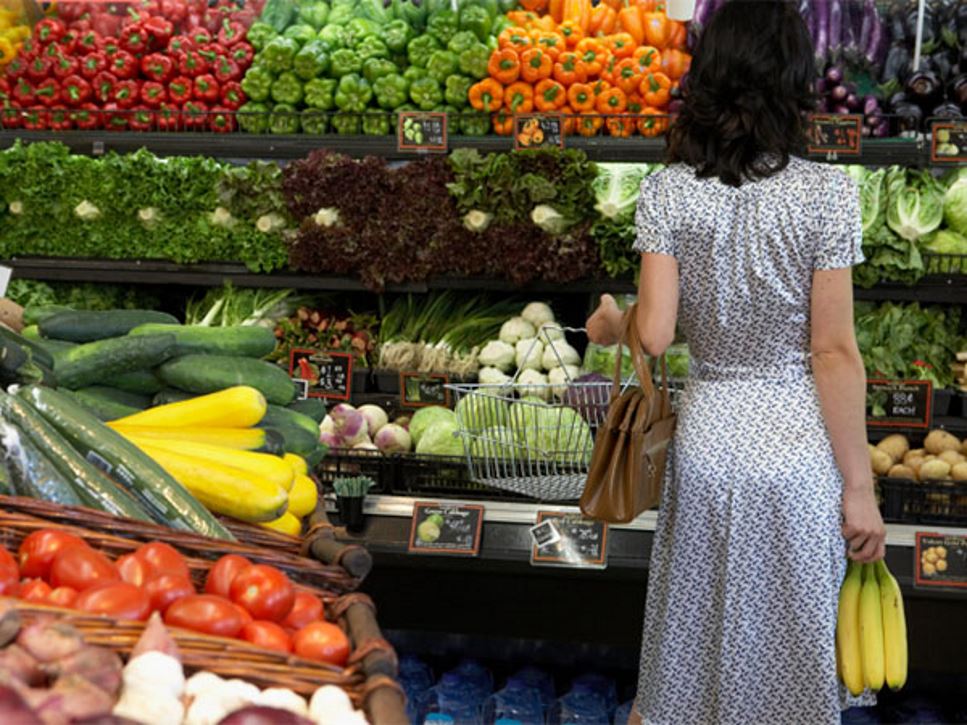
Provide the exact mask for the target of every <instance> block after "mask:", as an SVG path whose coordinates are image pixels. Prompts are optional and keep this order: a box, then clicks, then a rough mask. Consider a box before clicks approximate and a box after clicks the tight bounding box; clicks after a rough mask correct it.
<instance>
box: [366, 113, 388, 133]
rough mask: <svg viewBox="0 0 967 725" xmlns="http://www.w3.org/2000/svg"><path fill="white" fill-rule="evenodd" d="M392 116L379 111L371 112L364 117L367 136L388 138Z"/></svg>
mask: <svg viewBox="0 0 967 725" xmlns="http://www.w3.org/2000/svg"><path fill="white" fill-rule="evenodd" d="M390 115H391V114H389V113H381V112H378V111H370V112H369V113H367V114H364V115H363V133H364V134H366V135H367V136H388V135H389V132H390V125H389V124H390Z"/></svg>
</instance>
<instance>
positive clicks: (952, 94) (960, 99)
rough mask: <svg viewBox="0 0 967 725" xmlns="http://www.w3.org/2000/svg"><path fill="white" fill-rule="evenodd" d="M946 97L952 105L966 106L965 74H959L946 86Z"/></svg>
mask: <svg viewBox="0 0 967 725" xmlns="http://www.w3.org/2000/svg"><path fill="white" fill-rule="evenodd" d="M947 96H948V98H950V100H951V101H953V102H954V103H958V104H960V105H961V106H967V73H961V74H960V75H959V76H957V77H956V78H954V79H953V80H952V81H950V84H949V85H948V86H947Z"/></svg>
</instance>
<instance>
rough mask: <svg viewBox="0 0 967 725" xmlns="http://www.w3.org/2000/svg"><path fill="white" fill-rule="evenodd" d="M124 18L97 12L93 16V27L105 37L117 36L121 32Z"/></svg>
mask: <svg viewBox="0 0 967 725" xmlns="http://www.w3.org/2000/svg"><path fill="white" fill-rule="evenodd" d="M121 20H122V18H121V17H119V16H117V15H111V14H110V13H95V14H94V16H93V17H92V18H91V29H92V30H96V31H97V32H99V33H100V34H101V35H102V36H104V37H105V38H106V37H108V36H116V35H117V34H118V33H120V32H121Z"/></svg>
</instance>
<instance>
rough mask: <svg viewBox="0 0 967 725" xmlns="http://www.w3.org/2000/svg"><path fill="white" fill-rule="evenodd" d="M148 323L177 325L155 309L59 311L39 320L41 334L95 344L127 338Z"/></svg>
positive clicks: (171, 318)
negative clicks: (136, 328)
mask: <svg viewBox="0 0 967 725" xmlns="http://www.w3.org/2000/svg"><path fill="white" fill-rule="evenodd" d="M148 322H164V323H175V324H177V323H178V320H176V319H175V318H174V317H172V316H171V315H169V314H168V313H167V312H156V311H155V310H104V311H90V310H76V311H71V312H59V313H57V314H56V315H51V316H50V317H46V318H44V319H43V320H41V321H40V322H39V324H38V326H39V327H40V334H41V335H43V336H44V337H52V338H53V339H55V340H69V341H71V342H95V341H97V340H106V339H107V338H110V337H121V336H122V335H127V334H128V333H129V332H130V331H131V330H133V329H134V328H135V327H137V326H138V325H144V324H145V323H148Z"/></svg>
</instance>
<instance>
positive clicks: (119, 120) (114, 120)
mask: <svg viewBox="0 0 967 725" xmlns="http://www.w3.org/2000/svg"><path fill="white" fill-rule="evenodd" d="M129 116H130V114H129V113H128V111H124V110H121V109H119V108H118V105H117V104H116V103H108V104H106V105H105V106H104V120H103V123H104V128H106V129H107V130H108V131H124V130H125V129H127V127H128V118H129Z"/></svg>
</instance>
